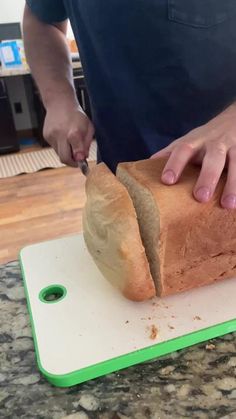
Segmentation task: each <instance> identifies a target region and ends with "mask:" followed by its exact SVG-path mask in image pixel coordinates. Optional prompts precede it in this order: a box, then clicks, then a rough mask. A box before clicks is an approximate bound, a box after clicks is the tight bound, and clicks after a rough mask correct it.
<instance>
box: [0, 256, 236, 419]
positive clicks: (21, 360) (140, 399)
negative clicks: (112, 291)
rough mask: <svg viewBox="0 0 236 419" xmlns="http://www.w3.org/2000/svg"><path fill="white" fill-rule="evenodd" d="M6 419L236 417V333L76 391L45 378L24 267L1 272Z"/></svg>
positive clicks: (1, 386)
mask: <svg viewBox="0 0 236 419" xmlns="http://www.w3.org/2000/svg"><path fill="white" fill-rule="evenodd" d="M0 304H1V306H0V418H4V419H6V418H10V419H15V418H29V419H34V418H37V419H49V418H50V419H51V418H53V419H54V418H55V419H59V418H67V419H87V418H99V419H119V418H120V419H125V418H135V419H142V418H151V419H159V418H160V419H165V418H171V419H181V418H199V419H210V418H222V419H223V418H224V419H229V418H231V419H235V418H236V333H234V334H230V335H227V336H225V337H222V338H219V339H214V340H212V341H210V342H208V343H207V344H206V343H204V344H200V345H197V346H194V347H191V348H189V349H185V350H182V351H179V352H178V353H173V354H171V355H168V356H165V357H162V358H159V359H156V360H153V361H151V362H146V363H144V364H140V365H137V366H134V367H131V368H129V369H126V370H123V371H119V372H117V373H113V374H110V375H108V376H106V377H102V378H99V379H96V380H92V381H89V382H87V383H84V384H80V385H78V386H75V387H71V388H67V389H60V388H56V387H53V386H51V385H50V384H49V383H48V382H47V381H46V380H45V379H44V378H43V377H42V376H41V375H40V374H39V372H38V369H37V366H36V362H35V354H34V347H33V342H32V335H31V329H30V326H29V316H28V313H27V308H26V300H25V296H24V290H23V286H22V280H21V273H20V268H19V264H18V262H12V263H9V264H7V265H4V266H1V267H0Z"/></svg>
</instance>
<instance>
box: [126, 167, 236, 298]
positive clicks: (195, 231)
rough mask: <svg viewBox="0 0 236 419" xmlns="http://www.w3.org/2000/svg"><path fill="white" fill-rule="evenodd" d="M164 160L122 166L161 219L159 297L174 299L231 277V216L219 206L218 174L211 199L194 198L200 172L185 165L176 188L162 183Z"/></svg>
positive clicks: (234, 216) (235, 216) (235, 235)
mask: <svg viewBox="0 0 236 419" xmlns="http://www.w3.org/2000/svg"><path fill="white" fill-rule="evenodd" d="M165 164H166V160H165V159H158V160H152V159H151V160H143V161H139V162H135V163H122V164H121V165H120V167H121V168H122V170H126V171H127V172H128V174H129V175H130V176H132V177H133V178H134V179H135V180H136V181H137V182H139V184H141V185H142V186H143V187H145V188H147V189H148V191H149V192H150V193H151V194H152V195H153V197H154V199H155V202H156V205H157V206H158V211H159V214H160V236H159V242H158V246H157V247H156V252H157V253H158V256H159V259H160V278H159V281H160V282H161V286H160V289H161V290H162V291H161V296H166V295H170V294H175V293H178V292H181V291H186V290H189V289H191V288H195V287H199V286H202V285H206V284H210V283H212V282H214V281H216V280H219V279H225V278H230V277H234V276H235V275H236V211H234V210H226V209H223V208H221V207H220V196H221V194H222V191H223V187H224V185H225V181H226V175H225V174H223V176H222V178H221V180H220V182H219V184H218V186H217V189H216V193H215V194H214V197H213V199H212V200H211V201H210V202H208V203H206V204H202V203H199V202H197V201H196V200H195V199H194V198H193V194H192V191H193V188H194V185H195V183H196V181H197V178H198V176H199V167H196V166H194V165H188V166H187V168H186V169H185V171H184V173H183V175H182V176H181V178H180V181H179V182H178V183H177V184H176V185H172V186H166V185H164V184H163V183H162V182H161V174H162V171H163V168H164V166H165Z"/></svg>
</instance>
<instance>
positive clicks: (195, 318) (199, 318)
mask: <svg viewBox="0 0 236 419" xmlns="http://www.w3.org/2000/svg"><path fill="white" fill-rule="evenodd" d="M193 320H202V318H201V317H200V316H195V317H194V318H193Z"/></svg>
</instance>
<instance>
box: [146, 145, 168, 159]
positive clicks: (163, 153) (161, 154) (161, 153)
mask: <svg viewBox="0 0 236 419" xmlns="http://www.w3.org/2000/svg"><path fill="white" fill-rule="evenodd" d="M172 149H173V145H172V144H171V146H168V147H165V148H163V149H162V150H160V151H158V152H157V153H155V154H153V155H152V156H151V157H150V159H159V158H161V157H163V158H164V157H169V156H170V155H171V150H172Z"/></svg>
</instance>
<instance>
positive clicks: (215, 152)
mask: <svg viewBox="0 0 236 419" xmlns="http://www.w3.org/2000/svg"><path fill="white" fill-rule="evenodd" d="M226 155H227V151H226V147H225V146H224V145H221V144H214V145H211V146H209V147H208V148H207V150H206V153H205V156H204V158H203V161H202V168H201V172H200V175H199V178H198V180H197V183H196V185H195V188H194V191H193V194H194V197H195V198H196V200H197V201H199V202H208V201H209V199H211V197H212V195H213V194H214V192H215V189H216V186H217V184H218V182H219V179H220V177H221V175H222V172H223V170H224V167H225V163H226Z"/></svg>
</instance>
